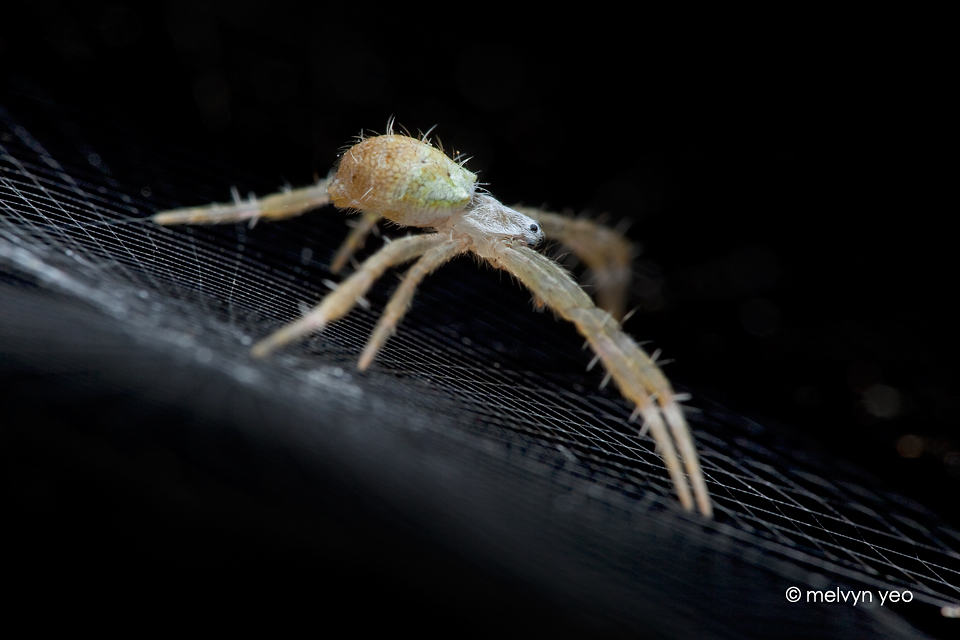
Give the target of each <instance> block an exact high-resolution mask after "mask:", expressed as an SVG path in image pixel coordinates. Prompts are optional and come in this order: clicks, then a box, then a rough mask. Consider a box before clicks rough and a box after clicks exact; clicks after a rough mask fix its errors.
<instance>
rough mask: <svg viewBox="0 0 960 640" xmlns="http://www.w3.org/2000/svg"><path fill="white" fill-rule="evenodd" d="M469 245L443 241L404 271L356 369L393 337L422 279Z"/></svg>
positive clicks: (360, 367) (368, 364)
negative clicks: (401, 279) (443, 242)
mask: <svg viewBox="0 0 960 640" xmlns="http://www.w3.org/2000/svg"><path fill="white" fill-rule="evenodd" d="M466 248H467V245H466V243H465V242H450V243H445V244H441V245H439V246H436V247H434V248H433V249H430V250H429V251H427V252H426V253H425V254H423V256H421V257H420V259H419V260H417V262H416V263H415V264H414V265H413V266H412V267H410V269H409V270H408V271H407V272H406V274H404V276H403V281H402V282H401V283H400V286H399V287H397V290H396V291H395V292H394V294H393V297H392V298H390V302H388V303H387V308H386V310H385V311H384V312H383V315H382V316H380V320H379V321H378V322H377V326H376V328H375V329H374V330H373V333H372V334H371V335H370V340H369V341H368V342H367V346H366V347H365V348H364V349H363V353H362V354H361V355H360V361H359V362H358V363H357V368H358V369H360V371H363V370H364V369H366V368H367V367H368V366H370V363H371V362H373V359H374V358H375V357H377V352H379V351H380V348H381V347H382V346H383V345H384V344H385V343H386V341H387V340H388V339H389V338H390V336H392V335H393V334H394V332H395V331H396V328H397V324H399V322H400V320H401V319H403V316H404V315H405V314H406V313H407V309H409V308H410V301H411V300H412V299H413V294H414V293H416V291H417V287H418V286H419V285H420V283H421V282H422V281H423V279H424V278H425V277H427V276H428V275H430V273H431V272H433V271H434V270H436V269H437V268H439V267H441V266H442V265H443V264H445V263H447V262H449V261H450V260H452V259H453V258H455V257H456V256H457V255H459V254H461V253H463V252H464V251H465V250H466Z"/></svg>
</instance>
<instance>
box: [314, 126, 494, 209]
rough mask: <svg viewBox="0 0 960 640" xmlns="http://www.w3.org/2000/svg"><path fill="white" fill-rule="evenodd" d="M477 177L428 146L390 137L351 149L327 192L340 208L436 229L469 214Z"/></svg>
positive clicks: (380, 137)
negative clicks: (439, 224)
mask: <svg viewBox="0 0 960 640" xmlns="http://www.w3.org/2000/svg"><path fill="white" fill-rule="evenodd" d="M476 184H477V176H476V175H474V174H473V173H471V172H470V171H467V170H466V169H464V168H463V167H462V166H460V165H459V164H458V163H456V162H454V161H453V160H451V159H450V158H448V157H447V156H446V155H444V153H443V152H442V151H440V150H439V149H437V148H435V147H432V146H431V145H429V144H428V143H426V142H423V141H421V140H417V139H416V138H409V137H407V136H401V135H393V134H387V135H382V136H376V137H373V138H367V139H366V140H363V141H361V142H359V143H357V144H356V145H354V146H353V147H351V148H350V149H348V150H347V151H346V152H345V153H344V154H343V157H342V158H341V160H340V166H339V168H338V169H337V174H336V176H334V179H333V182H331V183H330V186H329V187H328V189H327V192H328V193H329V194H330V199H331V200H332V201H333V204H334V206H336V207H338V208H341V209H358V210H360V211H368V210H373V211H376V212H377V213H379V214H380V215H382V216H383V217H385V218H387V219H388V220H392V221H393V222H396V223H399V224H403V225H409V226H414V227H431V226H436V225H437V224H438V223H440V222H442V221H444V220H446V219H447V218H449V217H450V216H452V215H454V214H456V213H459V212H460V211H463V209H464V208H465V207H466V206H467V204H468V203H469V202H470V200H471V198H473V193H474V190H475V189H476Z"/></svg>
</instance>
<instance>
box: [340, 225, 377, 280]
mask: <svg viewBox="0 0 960 640" xmlns="http://www.w3.org/2000/svg"><path fill="white" fill-rule="evenodd" d="M378 220H380V214H379V213H377V212H375V211H364V212H362V213H361V214H360V221H359V222H357V224H356V226H355V227H354V228H353V229H351V230H350V235H348V236H347V239H346V240H344V241H343V244H341V245H340V248H339V249H337V253H336V255H334V256H333V263H331V265H330V271H331V272H332V273H340V270H341V269H343V267H344V266H346V264H347V261H348V260H349V259H350V258H352V257H353V254H355V253H356V252H357V251H359V250H360V249H362V248H363V243H364V241H365V240H366V239H367V236H368V235H369V234H370V232H371V231H372V230H373V228H374V227H376V226H377V221H378Z"/></svg>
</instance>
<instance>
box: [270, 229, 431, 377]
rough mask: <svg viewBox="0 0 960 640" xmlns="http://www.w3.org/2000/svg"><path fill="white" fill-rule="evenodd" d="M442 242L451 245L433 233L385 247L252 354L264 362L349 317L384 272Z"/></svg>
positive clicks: (271, 335) (401, 240)
mask: <svg viewBox="0 0 960 640" xmlns="http://www.w3.org/2000/svg"><path fill="white" fill-rule="evenodd" d="M443 242H449V238H446V237H445V236H442V235H440V234H436V233H434V234H428V235H422V236H408V237H406V238H401V239H399V240H394V241H393V242H391V243H389V244H387V245H385V246H384V247H383V248H382V249H380V251H378V252H377V253H375V254H373V255H372V256H370V257H369V258H368V259H367V260H366V262H364V263H363V264H362V265H361V266H360V268H359V269H358V270H357V271H356V272H354V273H353V274H352V275H351V276H350V277H349V278H347V279H346V280H344V281H343V282H341V283H340V285H339V286H338V287H337V288H336V290H334V291H333V292H331V293H330V294H329V295H327V297H325V298H324V299H323V300H322V301H321V302H320V304H318V305H317V306H316V307H314V308H313V309H311V310H310V311H309V312H308V313H307V314H306V315H305V316H303V317H302V318H300V319H299V320H296V321H294V322H291V323H290V324H288V325H286V326H284V327H282V328H281V329H279V330H278V331H276V332H274V333H272V334H270V335H269V336H267V337H266V338H264V339H263V340H261V341H260V342H258V343H257V344H255V345H254V346H253V349H252V350H251V354H252V355H253V356H254V357H255V358H262V357H263V356H265V355H267V354H268V353H270V352H271V351H273V350H274V349H276V348H278V347H281V346H283V345H285V344H287V343H288V342H293V341H294V340H297V339H299V338H301V337H303V336H305V335H307V334H309V333H312V332H314V331H321V330H323V328H324V327H325V326H326V325H328V324H330V323H331V322H334V321H335V320H338V319H340V318H342V317H343V316H345V315H347V314H348V313H350V310H351V309H353V307H355V306H356V304H357V301H358V300H359V299H360V298H362V297H363V295H364V294H365V293H366V292H367V291H368V290H369V289H370V287H371V286H372V285H373V283H374V282H376V281H377V279H379V278H380V276H382V275H383V273H384V271H386V270H387V269H389V268H390V267H394V266H396V265H398V264H403V263H404V262H409V261H410V260H413V259H414V258H418V257H420V256H421V255H423V254H424V253H426V252H428V251H430V250H431V249H434V248H435V247H437V246H438V245H440V244H442V243H443Z"/></svg>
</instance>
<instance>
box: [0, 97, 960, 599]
mask: <svg viewBox="0 0 960 640" xmlns="http://www.w3.org/2000/svg"><path fill="white" fill-rule="evenodd" d="M0 126H2V130H0V264H2V265H3V267H2V268H3V270H4V271H6V272H7V273H8V274H13V275H15V276H16V278H12V279H9V280H8V281H5V282H4V284H3V288H4V289H3V291H4V292H5V293H0V295H2V296H12V292H13V291H14V289H22V288H23V287H24V286H26V285H25V284H24V283H25V282H30V283H33V285H34V286H36V287H38V288H39V289H41V290H45V291H52V292H57V293H58V294H61V295H62V294H66V295H67V296H68V297H72V298H76V299H80V300H83V301H85V302H88V303H91V304H92V305H93V306H94V307H95V308H97V309H98V310H99V312H101V313H102V314H104V317H109V318H113V319H115V320H117V321H119V322H120V323H122V325H123V326H124V327H125V330H126V331H127V332H128V333H129V334H130V335H131V336H133V337H134V338H136V339H138V340H142V341H146V342H149V343H151V344H157V345H160V346H159V347H158V348H160V349H171V350H181V351H187V352H189V353H190V354H192V356H191V357H192V358H193V359H194V364H196V365H198V366H201V367H206V368H210V369H214V370H217V371H220V372H223V373H226V374H228V375H229V376H230V377H231V378H232V379H233V380H235V381H237V384H238V385H240V386H241V387H242V388H244V389H245V390H246V392H248V393H250V394H252V395H254V396H258V397H260V396H262V397H276V398H283V399H284V402H293V403H296V402H302V403H304V406H307V405H308V404H309V403H310V402H313V400H310V399H308V398H307V396H308V395H310V394H315V395H320V396H324V395H327V396H330V397H334V398H336V399H337V401H338V402H345V403H347V404H349V405H350V406H351V407H354V410H356V411H357V412H359V413H360V414H363V413H364V412H366V413H367V414H368V415H370V418H371V420H373V421H385V420H386V419H385V418H384V417H383V416H381V415H378V414H377V413H376V411H377V409H376V407H381V408H382V406H383V405H380V404H377V403H376V402H374V401H373V400H371V396H382V397H385V398H394V399H399V400H396V401H397V402H399V403H400V404H399V405H396V406H403V407H404V408H405V410H407V411H410V412H412V413H415V414H417V415H419V416H421V418H422V421H421V422H418V423H417V424H418V425H419V426H418V429H426V430H427V431H431V430H435V431H436V437H437V438H442V439H446V440H444V442H447V444H445V445H444V447H452V448H453V449H458V452H457V453H455V454H454V455H455V456H461V457H465V458H467V459H472V456H474V455H476V452H477V451H481V452H483V453H484V455H487V456H490V459H492V460H494V461H496V463H495V464H491V465H490V473H493V474H496V473H507V474H509V473H512V472H514V471H517V470H522V471H523V473H524V474H526V475H525V476H524V477H525V478H527V479H528V480H529V479H530V476H533V477H534V479H533V480H531V482H533V483H534V484H535V483H537V482H540V483H546V484H548V485H551V486H553V487H554V488H555V489H556V490H557V491H558V492H559V493H558V494H557V496H554V504H553V505H552V507H553V508H555V509H559V510H561V511H563V508H561V507H563V505H567V504H568V503H569V505H573V506H572V507H569V505H568V507H569V508H571V509H574V510H575V511H577V510H580V511H581V512H583V513H586V512H588V511H589V509H588V508H587V507H585V506H583V504H584V503H591V504H594V505H602V506H603V508H605V509H611V508H615V510H617V511H618V512H621V511H622V512H624V513H628V514H631V515H630V517H633V518H635V517H640V518H645V519H648V520H649V519H651V518H652V519H661V521H662V522H665V523H667V527H668V530H669V527H676V529H675V531H674V534H675V535H679V534H676V531H683V532H686V533H684V534H683V536H686V537H685V538H684V539H688V540H693V541H694V543H692V544H694V546H695V547H696V548H700V549H706V550H709V552H710V553H711V554H714V556H715V557H719V558H721V560H720V561H719V562H721V563H722V562H724V561H730V562H732V560H731V558H736V559H737V562H741V563H744V564H746V565H748V566H753V567H762V568H763V571H765V572H772V573H773V574H774V576H775V578H774V579H773V581H772V584H774V585H780V584H781V582H782V584H783V587H782V588H785V587H786V586H789V582H788V581H787V580H786V579H787V578H788V577H789V578H796V576H797V575H800V576H803V579H805V580H807V584H800V585H798V586H800V587H801V588H804V589H806V588H808V586H809V587H810V588H823V589H826V588H833V587H834V586H836V585H846V586H847V587H850V588H859V589H872V590H881V589H883V590H890V589H896V590H909V591H910V592H912V594H913V597H914V599H915V602H914V606H915V607H921V606H931V605H932V606H933V607H944V606H956V603H957V602H958V601H960V533H958V532H957V531H956V530H954V529H952V528H950V527H948V526H946V525H944V524H942V523H941V522H939V521H938V520H937V518H936V517H935V516H934V515H932V514H931V513H929V512H927V511H925V510H924V509H923V508H922V507H920V506H919V505H916V504H914V503H912V502H910V501H909V500H906V499H904V498H901V497H898V496H897V495H896V494H895V493H892V492H890V491H888V490H886V489H885V488H883V487H881V486H877V485H876V484H875V483H874V482H873V481H871V480H870V479H869V478H866V477H865V476H862V475H860V474H858V473H857V472H856V471H855V470H851V469H849V468H846V467H844V466H842V465H840V464H838V463H836V462H833V461H831V460H829V459H825V458H823V457H822V456H820V455H818V454H816V453H815V452H813V451H812V450H811V449H810V448H809V447H808V446H807V445H806V444H805V443H804V442H803V441H802V440H800V439H793V438H791V437H789V436H784V435H783V434H782V432H780V431H775V430H768V429H767V428H765V427H764V426H763V425H761V424H758V423H756V422H753V421H751V420H748V419H745V418H743V417H741V416H739V415H736V414H734V413H731V412H729V411H727V410H725V409H724V408H723V407H721V406H719V405H714V404H711V403H710V402H709V400H707V399H704V398H699V397H697V398H695V400H694V401H693V403H692V404H694V405H695V406H696V407H697V409H698V411H697V412H695V413H691V414H690V416H689V418H690V421H691V424H692V428H693V430H694V435H695V438H696V441H697V444H698V449H699V451H700V455H701V462H702V465H703V468H704V473H705V475H706V478H707V483H708V486H709V488H710V491H711V494H712V496H713V499H714V502H715V508H716V512H717V515H716V519H715V520H714V521H712V522H700V521H699V520H698V519H695V518H692V517H690V516H687V515H686V514H683V513H682V512H680V510H679V509H678V507H677V505H676V504H675V497H674V494H673V491H672V487H671V484H670V481H669V478H668V476H667V474H666V472H665V470H664V468H663V465H662V463H661V460H660V458H659V456H658V455H657V453H656V451H655V447H654V443H653V442H652V441H651V439H650V438H649V437H641V436H638V434H637V430H636V428H635V426H634V425H631V424H630V423H629V417H630V414H631V408H630V407H629V406H628V405H627V404H626V403H625V402H624V401H623V400H622V399H620V398H619V397H618V396H617V394H616V393H614V392H612V391H609V390H607V391H601V390H599V389H598V387H599V381H600V379H601V378H602V373H600V372H593V373H587V372H586V371H585V367H586V363H587V362H589V360H590V358H591V355H590V354H589V353H588V352H583V351H581V349H580V340H579V339H578V338H577V336H576V333H575V331H574V330H573V329H572V327H567V326H564V325H562V324H561V323H557V322H555V321H554V319H553V318H552V317H551V316H550V315H549V314H535V313H531V312H530V310H529V302H528V297H529V296H528V294H526V293H525V292H523V291H521V290H520V289H519V288H518V287H517V286H516V285H515V284H514V283H512V282H511V281H510V280H509V278H506V277H504V276H502V275H500V274H497V273H494V272H492V271H490V270H487V269H484V268H480V269H478V268H477V267H476V265H475V264H474V263H473V262H472V261H471V260H469V259H459V260H457V261H455V262H454V263H452V264H451V265H449V266H447V267H445V268H444V269H443V270H442V271H441V272H439V273H438V274H436V275H434V276H433V277H432V278H430V279H428V280H427V281H426V282H425V283H424V286H423V287H422V289H421V290H420V291H419V292H418V294H417V298H416V302H415V305H414V308H413V310H412V311H411V313H410V315H409V316H408V318H407V319H406V320H405V321H404V323H403V324H402V326H401V329H400V331H399V332H398V334H397V335H396V336H395V337H394V338H393V339H392V340H391V341H390V342H389V343H388V344H387V346H386V347H385V348H384V349H383V351H382V353H381V355H380V356H379V357H378V360H377V362H376V365H375V366H374V368H373V371H371V372H370V373H369V374H365V375H358V374H356V373H355V372H354V368H353V366H354V362H355V359H356V358H357V356H358V354H359V352H360V351H361V349H362V347H363V345H364V344H365V342H366V339H367V336H369V334H370V332H371V330H372V328H373V325H374V323H375V321H376V319H377V317H378V315H379V313H380V311H382V308H383V306H384V304H385V303H386V301H387V300H388V299H389V295H390V292H391V291H392V289H393V286H394V285H393V282H392V280H393V278H392V276H388V277H385V278H384V279H383V282H381V283H379V284H378V285H377V287H375V288H374V290H373V291H372V292H371V294H370V296H369V298H370V302H371V308H370V309H369V310H367V309H360V308H358V309H357V310H355V311H354V312H353V313H351V315H350V316H349V317H348V318H346V319H345V320H343V321H341V322H338V323H336V324H335V325H334V326H332V327H330V328H329V329H328V330H327V331H325V332H324V333H323V334H322V335H317V336H313V337H311V338H309V339H307V340H303V341H301V342H300V343H298V344H295V345H292V346H290V347H289V348H286V349H284V350H283V351H282V353H280V354H277V355H276V356H274V357H271V358H270V359H268V360H266V361H264V362H254V361H252V360H251V359H250V358H249V356H248V350H249V347H250V346H251V345H252V344H253V342H254V341H256V340H257V339H259V338H260V337H262V336H264V335H266V334H268V333H269V332H270V331H272V330H273V329H275V328H277V327H279V326H280V325H282V324H284V323H286V322H288V321H290V320H291V319H293V318H295V317H297V316H298V315H299V314H301V313H302V311H303V308H304V307H305V305H312V304H314V302H315V301H316V300H318V299H319V298H321V297H322V296H323V295H324V293H325V292H326V290H327V289H326V286H325V285H324V284H323V280H325V279H330V278H334V276H332V275H331V274H329V273H328V272H327V271H326V267H325V265H326V264H327V263H328V262H329V259H330V257H331V256H332V254H333V252H334V251H335V249H336V248H337V246H338V245H339V243H340V241H341V240H342V238H343V236H344V234H345V231H346V228H345V227H344V225H343V218H342V216H340V215H339V214H337V213H336V212H334V211H333V210H325V211H322V212H315V213H312V214H308V215H307V216H304V217H302V218H299V219H294V220H290V221H284V222H282V223H278V224H260V225H257V226H255V227H252V228H251V227H249V226H247V225H225V226H219V227H173V228H161V227H157V226H156V225H153V224H151V223H149V222H146V221H144V218H145V217H147V216H149V215H150V214H152V213H153V212H155V211H157V210H160V209H166V208H173V207H176V206H186V205H196V204H199V203H203V202H211V201H223V200H225V199H226V195H227V193H228V189H229V187H230V186H232V184H234V181H241V183H242V184H243V187H244V188H250V189H253V190H255V191H256V192H258V193H261V194H263V193H266V192H268V191H271V190H273V189H275V185H271V184H269V183H264V182H258V181H257V180H258V178H250V177H249V176H247V177H245V176H242V175H237V173H238V172H237V171H236V170H235V169H234V168H232V167H216V166H213V167H211V166H210V165H209V164H205V165H204V166H202V167H200V166H197V164H195V163H194V162H193V161H191V160H188V159H185V158H184V157H181V156H178V155H177V153H176V152H169V151H166V152H162V153H161V152H156V153H155V154H154V153H153V152H152V151H151V147H150V146H149V145H147V146H144V145H142V144H137V145H134V144H132V143H129V144H128V143H125V142H123V141H117V140H115V139H110V138H107V137H106V136H104V135H103V134H102V133H101V134H98V137H97V138H96V144H92V143H88V142H87V141H86V139H84V137H83V135H84V134H83V133H82V131H83V129H81V128H74V129H72V130H71V131H72V134H73V135H72V137H70V136H61V137H56V136H55V137H53V138H52V139H47V140H45V141H44V142H41V141H40V136H39V134H38V133H36V132H34V131H30V130H28V129H27V128H25V127H23V126H21V125H20V124H19V120H18V116H17V114H16V113H11V112H9V111H7V110H5V109H3V108H2V107H0ZM244 180H245V181H246V182H245V183H243V182H242V181H244ZM386 233H393V234H397V233H399V231H398V230H396V229H393V230H389V229H388V230H386ZM371 244H372V245H375V244H376V243H375V242H371ZM374 248H375V247H374ZM8 300H14V298H13V297H8ZM7 304H8V303H7V302H4V303H3V306H4V307H6V306H7ZM7 312H8V313H9V312H10V309H9V308H8V309H7ZM185 401H189V399H185ZM265 402H266V401H265ZM390 406H395V405H390ZM264 413H266V411H265V410H264ZM430 417H433V418H435V419H434V420H431V419H430ZM441 432H442V433H441ZM385 437H386V436H385ZM451 438H452V440H450V439H451ZM534 463H535V464H534ZM391 464H396V465H400V466H402V465H403V464H404V461H403V460H393V461H392V462H391ZM491 483H494V484H495V483H496V480H491ZM531 495H532V496H533V497H534V498H539V497H540V495H541V494H539V493H538V492H537V490H532V491H531ZM524 504H526V503H524ZM564 508H566V507H564ZM591 526H593V527H600V528H602V526H603V525H602V524H600V525H597V524H593V525H591ZM646 526H656V525H650V524H648V525H646ZM573 535H575V534H573ZM664 535H665V537H666V538H669V534H664ZM653 546H654V548H656V545H655V544H654V545H653ZM662 548H665V549H670V548H671V547H670V544H669V543H667V542H662ZM674 551H676V549H674ZM687 553H690V551H689V549H688V551H687ZM723 559H726V560H723ZM625 566H630V563H629V562H626V563H625ZM778 579H779V580H780V581H779V582H778ZM706 582H707V583H710V580H707V581H706ZM781 591H782V589H781ZM776 595H777V598H779V601H782V600H783V597H782V595H781V592H778V593H777V594H776ZM771 611H773V610H771ZM874 611H876V609H874ZM908 613H909V612H908Z"/></svg>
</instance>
